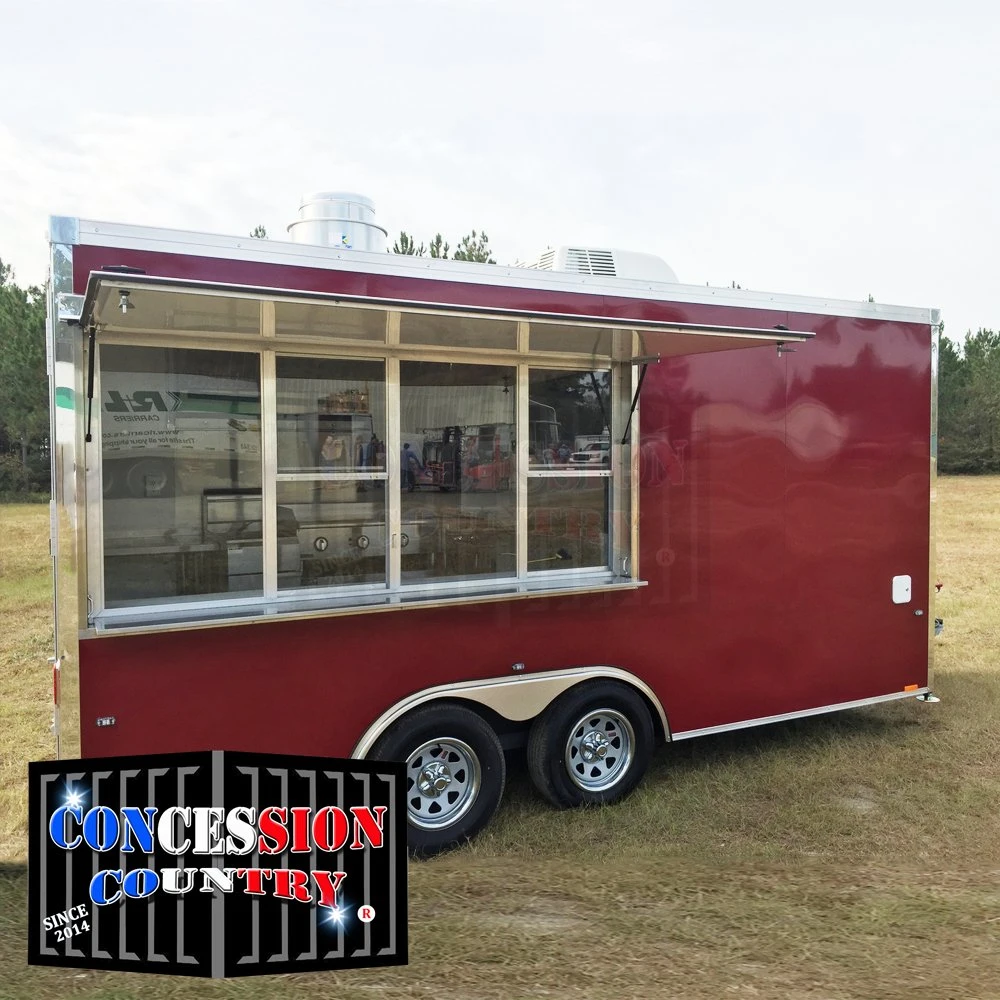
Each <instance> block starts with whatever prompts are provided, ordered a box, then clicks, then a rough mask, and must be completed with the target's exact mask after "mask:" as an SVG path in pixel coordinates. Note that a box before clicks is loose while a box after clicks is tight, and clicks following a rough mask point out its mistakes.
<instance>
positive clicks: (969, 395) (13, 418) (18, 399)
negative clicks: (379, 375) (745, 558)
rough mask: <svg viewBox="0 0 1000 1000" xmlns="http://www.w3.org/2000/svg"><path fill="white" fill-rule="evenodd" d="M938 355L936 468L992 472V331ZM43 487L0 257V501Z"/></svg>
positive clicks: (30, 399)
mask: <svg viewBox="0 0 1000 1000" xmlns="http://www.w3.org/2000/svg"><path fill="white" fill-rule="evenodd" d="M258 231H259V232H258ZM258 231H255V233H254V235H258V234H259V235H265V233H264V230H263V227H258ZM392 252H393V253H398V254H406V255H410V256H417V257H421V256H425V255H426V256H430V257H436V258H442V259H444V258H447V257H448V255H449V253H451V259H452V260H470V261H478V262H481V263H488V264H493V263H496V262H495V261H494V259H493V256H492V253H491V251H490V246H489V238H488V237H487V235H486V233H484V232H477V231H476V230H472V232H471V233H470V234H469V235H467V236H464V237H463V238H462V239H461V240H460V241H459V242H458V244H457V245H456V248H455V250H454V252H452V251H451V246H450V245H449V244H448V243H447V242H446V241H445V240H444V239H443V238H442V236H441V234H440V233H437V234H435V236H434V238H433V239H432V240H430V241H429V242H428V243H427V244H424V243H423V242H421V243H417V241H416V240H415V239H414V238H413V237H412V236H411V235H410V234H408V233H405V232H402V233H400V234H399V237H398V238H397V239H396V240H395V242H394V243H393V248H392ZM938 361H939V368H938V471H940V472H943V473H974V474H976V473H989V472H994V473H996V472H1000V333H997V332H994V331H993V330H986V329H980V330H978V331H977V332H976V333H971V332H970V333H968V334H966V336H965V339H964V341H963V342H962V343H961V344H956V343H955V342H954V341H952V340H949V339H948V338H947V337H942V338H941V346H940V351H939V358H938ZM49 486H50V484H49V411H48V381H47V373H46V360H45V290H44V289H43V288H40V287H38V286H36V285H31V286H28V287H21V286H20V285H18V284H17V282H16V281H15V280H14V272H13V269H12V268H11V267H10V265H8V264H4V263H3V261H2V260H0V499H11V498H25V497H30V496H42V495H44V494H46V493H47V492H48V490H49Z"/></svg>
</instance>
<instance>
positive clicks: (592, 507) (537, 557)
mask: <svg viewBox="0 0 1000 1000" xmlns="http://www.w3.org/2000/svg"><path fill="white" fill-rule="evenodd" d="M528 396H529V402H528V423H529V428H530V434H531V437H530V441H529V447H528V455H529V469H528V511H527V515H528V529H527V530H528V572H529V573H543V572H548V571H568V570H580V569H584V570H595V569H605V568H608V567H609V566H610V560H611V552H610V546H609V515H610V505H611V465H610V455H611V372H610V370H608V369H595V370H584V371H579V370H576V371H570V370H563V369H544V368H531V369H529V371H528Z"/></svg>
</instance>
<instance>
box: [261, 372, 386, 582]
mask: <svg viewBox="0 0 1000 1000" xmlns="http://www.w3.org/2000/svg"><path fill="white" fill-rule="evenodd" d="M275 383H276V392H275V410H276V413H275V423H276V452H277V477H276V478H277V489H276V500H277V550H278V551H277V564H278V590H279V591H282V590H294V589H298V588H318V587H333V586H345V585H359V584H382V585H384V584H385V582H386V578H387V565H386V545H385V538H386V485H387V472H386V461H387V457H386V456H387V445H386V392H385V362H384V361H382V360H347V359H338V358H308V357H291V356H279V357H278V358H277V359H276V380H275Z"/></svg>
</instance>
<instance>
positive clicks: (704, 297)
mask: <svg viewBox="0 0 1000 1000" xmlns="http://www.w3.org/2000/svg"><path fill="white" fill-rule="evenodd" d="M76 221H77V224H78V239H79V243H80V244H83V245H88V246H98V247H101V246H104V247H119V248H121V249H132V250H153V251H159V252H161V253H176V254H185V255H190V256H203V257H218V258H228V259H235V260H244V261H259V262H262V263H271V264H283V265H286V266H291V267H314V268H328V269H337V270H344V271H352V272H359V273H378V274H386V275H393V276H399V277H421V278H428V279H431V280H441V281H463V282H467V283H469V284H506V285H509V286H511V287H522V288H531V289H539V290H543V289H548V290H551V291H564V292H565V291H570V292H572V291H578V292H579V291H586V292H589V293H591V294H595V295H608V296H617V297H621V298H646V299H656V300H662V301H668V302H677V303H692V304H700V305H722V306H730V307H735V308H744V309H746V308H758V309H780V310H783V311H788V312H800V313H815V314H819V315H829V316H845V317H853V318H861V319H876V320H877V319H881V320H893V321H898V322H905V323H928V324H929V323H930V322H931V319H930V316H931V311H932V310H931V309H930V308H922V307H920V308H918V307H912V306H901V305H891V304H885V303H880V302H859V301H856V300H850V299H837V298H832V297H829V298H828V297H817V296H804V295H788V294H783V293H777V292H764V291H752V290H749V289H739V288H717V287H712V286H708V285H685V284H673V283H665V282H648V281H634V280H631V279H627V278H607V277H601V276H592V275H584V274H574V273H571V272H565V271H542V270H536V269H533V268H526V267H512V266H503V265H498V264H476V263H472V262H469V261H455V260H440V259H435V258H429V257H411V256H406V255H402V254H388V253H386V254H380V253H367V252H364V251H360V250H336V249H333V248H329V247H320V246H313V245H310V244H303V243H291V242H286V241H279V240H258V239H254V238H252V237H249V236H247V237H234V236H225V235H220V234H215V233H198V232H190V231H185V230H179V229H163V228H154V227H145V226H135V225H126V224H122V223H109V222H97V221H92V220H84V219H79V220H76Z"/></svg>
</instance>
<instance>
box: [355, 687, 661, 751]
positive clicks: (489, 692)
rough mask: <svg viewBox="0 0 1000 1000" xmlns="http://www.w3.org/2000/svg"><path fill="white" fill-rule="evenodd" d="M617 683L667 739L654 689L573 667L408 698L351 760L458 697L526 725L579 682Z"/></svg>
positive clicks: (371, 730)
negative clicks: (642, 700) (431, 707)
mask: <svg viewBox="0 0 1000 1000" xmlns="http://www.w3.org/2000/svg"><path fill="white" fill-rule="evenodd" d="M598 678H600V679H605V680H615V681H621V682H622V683H624V684H628V685H629V686H630V687H633V688H635V689H636V690H637V691H639V692H640V693H641V694H644V695H645V696H646V697H647V698H648V699H649V702H650V704H651V705H652V706H653V708H655V709H656V712H657V715H658V716H659V718H660V725H661V726H662V728H663V735H664V737H665V738H666V739H667V740H669V739H670V727H669V726H668V725H667V714H666V712H664V711H663V706H662V705H661V704H660V699H659V698H657V697H656V695H655V694H653V689H652V688H651V687H650V686H649V685H648V684H646V683H645V681H641V680H639V678H638V677H636V676H635V674H630V673H629V672H628V671H627V670H622V669H621V668H620V667H573V668H572V669H570V670H547V671H543V672H542V673H538V674H516V675H514V676H513V677H487V678H486V679H485V680H481V681H459V682H458V683H456V684H440V685H438V686H437V687H432V688H425V689H424V690H423V691H417V692H415V693H414V694H411V695H408V696H407V697H406V698H403V699H402V700H401V701H397V702H396V704H395V705H393V706H392V707H391V708H389V709H387V710H386V711H385V712H383V713H382V714H381V715H380V716H379V717H378V718H377V719H376V720H375V721H374V722H373V723H372V724H371V725H370V726H369V727H368V729H366V730H365V733H364V735H363V736H362V737H361V739H360V740H358V742H357V743H356V744H355V746H354V749H353V750H352V751H351V756H352V757H356V758H364V757H366V756H367V755H368V753H369V751H370V750H371V748H372V747H373V746H374V744H375V741H376V740H377V739H378V738H379V737H380V736H381V735H382V734H383V733H384V732H385V731H386V730H387V729H388V728H389V727H390V726H391V725H392V724H393V723H394V722H397V721H398V720H399V719H401V718H402V717H403V716H404V715H406V713H407V712H410V711H412V710H413V709H415V708H418V707H419V706H420V705H426V704H428V703H429V702H432V701H438V700H439V699H442V698H459V699H462V700H463V701H472V702H477V703H478V704H480V705H485V706H486V707H487V708H491V709H493V711H494V712H496V713H497V715H500V716H503V718H505V719H509V720H510V721H511V722H527V721H528V719H533V718H534V717H535V716H536V715H538V714H539V713H540V712H543V711H544V710H545V709H546V708H547V707H548V706H549V704H551V702H553V701H554V700H555V699H556V698H558V697H559V695H561V694H562V693H563V691H566V690H568V689H569V688H571V687H573V686H574V685H576V684H580V683H581V682H582V681H590V680H596V679H598Z"/></svg>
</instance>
